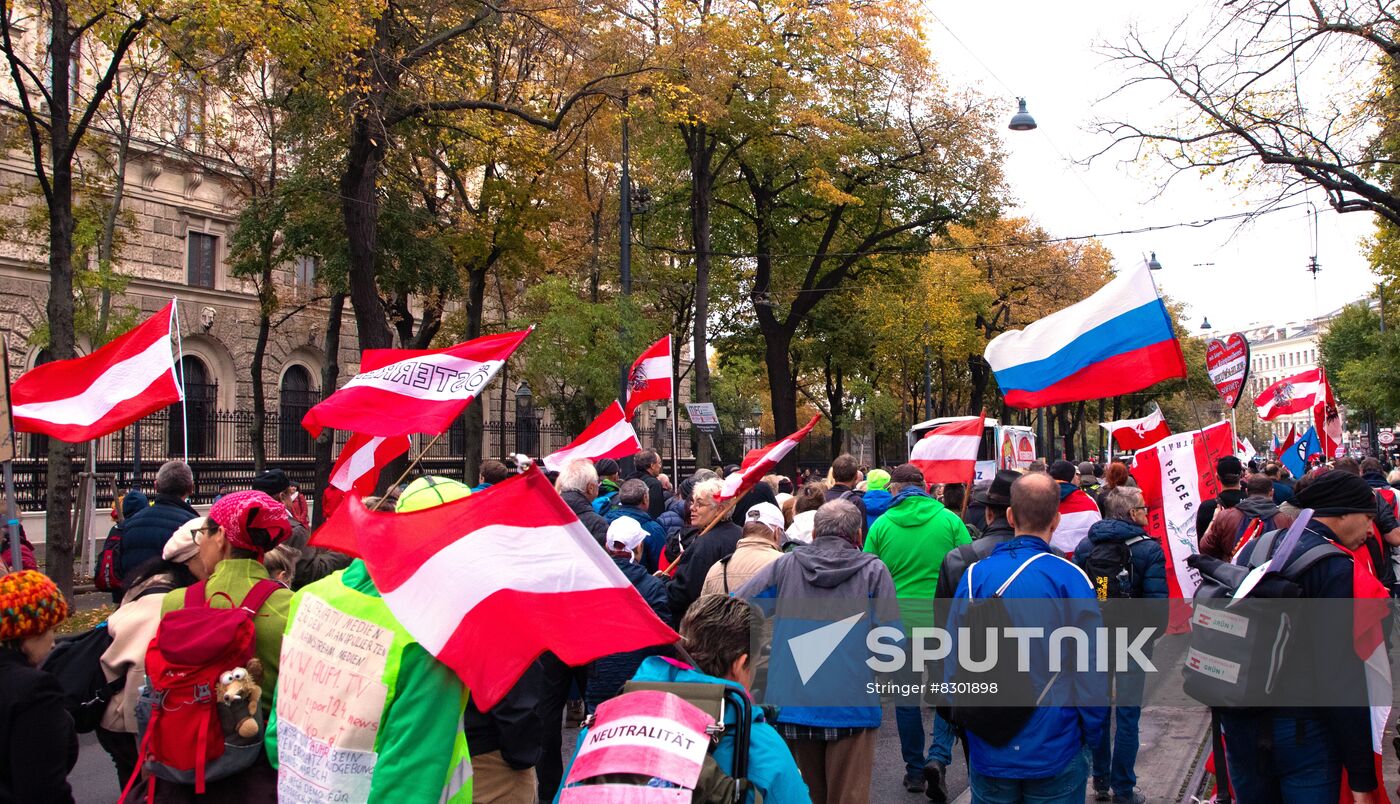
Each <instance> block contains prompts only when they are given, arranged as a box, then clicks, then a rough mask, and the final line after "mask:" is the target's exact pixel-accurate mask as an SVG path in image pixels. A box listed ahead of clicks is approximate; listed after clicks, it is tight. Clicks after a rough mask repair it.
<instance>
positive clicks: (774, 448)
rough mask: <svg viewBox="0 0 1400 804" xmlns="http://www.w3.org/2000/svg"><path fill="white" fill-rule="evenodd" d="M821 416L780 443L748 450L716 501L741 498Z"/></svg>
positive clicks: (725, 480) (815, 424)
mask: <svg viewBox="0 0 1400 804" xmlns="http://www.w3.org/2000/svg"><path fill="white" fill-rule="evenodd" d="M821 418H822V417H821V415H820V414H819V415H816V416H813V417H812V420H811V421H810V422H807V426H806V427H803V428H802V429H801V430H798V431H797V432H795V433H793V434H792V435H790V436H788V437H787V438H784V439H782V440H781V441H774V442H773V443H772V444H769V445H768V446H766V447H763V448H761V449H755V450H749V454H748V455H745V456H744V462H743V464H741V465H740V467H739V471H737V472H735V473H734V474H732V475H730V476H728V477H726V478H725V479H724V491H722V492H720V495H719V497H718V498H716V499H718V500H732V499H734V498H735V497H742V496H744V494H746V493H747V492H748V490H749V489H751V488H753V487H754V486H755V485H756V484H757V483H758V481H760V480H762V479H763V476H764V475H766V474H768V473H769V472H772V471H773V467H775V466H777V465H778V464H780V463H782V461H783V458H786V457H787V454H788V453H789V452H792V451H793V450H794V449H796V448H797V444H798V442H800V441H801V440H802V439H804V438H806V437H807V434H808V433H810V432H812V428H813V427H816V426H817V422H818V421H821Z"/></svg>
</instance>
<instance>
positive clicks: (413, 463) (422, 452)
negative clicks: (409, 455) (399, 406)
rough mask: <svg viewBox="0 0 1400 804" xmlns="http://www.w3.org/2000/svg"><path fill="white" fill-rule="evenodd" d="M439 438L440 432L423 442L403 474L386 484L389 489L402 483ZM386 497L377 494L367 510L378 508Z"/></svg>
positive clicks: (440, 436) (385, 494)
mask: <svg viewBox="0 0 1400 804" xmlns="http://www.w3.org/2000/svg"><path fill="white" fill-rule="evenodd" d="M444 432H446V431H444ZM439 438H442V433H438V434H437V435H435V436H433V440H432V441H429V442H428V443H427V444H425V445H424V446H423V448H422V449H421V450H419V452H418V457H417V458H414V459H413V460H411V461H409V462H408V467H407V468H405V469H404V470H403V474H401V475H399V479H398V480H395V481H394V482H393V483H390V484H389V486H388V488H391V489H392V488H394V487H395V486H397V485H398V484H400V483H402V482H403V479H404V478H406V477H408V473H409V472H412V471H413V467H415V466H417V465H418V462H419V461H421V460H423V457H424V456H425V455H427V454H428V450H430V449H432V448H433V445H434V444H436V443H437V442H438V439H439ZM387 499H389V495H388V493H387V492H386V493H384V494H381V495H379V499H378V500H375V502H374V507H373V508H371V509H369V510H371V511H378V510H379V506H381V505H383V504H384V501H385V500H387Z"/></svg>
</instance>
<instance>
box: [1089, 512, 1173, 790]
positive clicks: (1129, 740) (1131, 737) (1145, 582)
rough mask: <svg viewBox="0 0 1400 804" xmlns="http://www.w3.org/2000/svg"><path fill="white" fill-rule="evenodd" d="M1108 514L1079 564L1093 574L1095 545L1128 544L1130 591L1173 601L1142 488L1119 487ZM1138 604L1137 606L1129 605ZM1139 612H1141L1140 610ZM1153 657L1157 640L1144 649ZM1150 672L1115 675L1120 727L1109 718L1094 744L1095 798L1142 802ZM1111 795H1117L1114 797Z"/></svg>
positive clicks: (1159, 624) (1159, 623)
mask: <svg viewBox="0 0 1400 804" xmlns="http://www.w3.org/2000/svg"><path fill="white" fill-rule="evenodd" d="M1099 505H1100V506H1101V507H1102V508H1103V515H1104V518H1103V519H1102V520H1100V521H1098V522H1095V523H1094V524H1093V525H1090V526H1089V535H1087V536H1085V537H1084V538H1083V539H1082V540H1081V541H1080V542H1079V546H1078V547H1076V548H1075V549H1074V563H1075V564H1078V565H1079V568H1080V569H1082V570H1084V571H1085V573H1086V574H1089V573H1090V568H1089V559H1090V556H1091V555H1092V554H1093V549H1094V546H1095V545H1100V544H1109V543H1113V542H1117V543H1121V544H1126V545H1127V546H1128V556H1129V558H1130V559H1131V560H1132V568H1131V571H1130V575H1129V577H1130V581H1131V583H1130V586H1131V588H1130V589H1127V590H1125V591H1126V592H1127V593H1128V597H1129V598H1131V599H1133V600H1166V599H1167V595H1168V592H1167V557H1166V554H1165V553H1163V552H1162V545H1161V544H1159V543H1158V542H1157V540H1156V539H1154V538H1152V537H1151V536H1148V535H1147V530H1146V528H1147V503H1146V502H1145V501H1144V500H1143V497H1142V489H1138V488H1134V487H1132V486H1115V487H1114V488H1111V489H1109V490H1108V491H1107V492H1105V493H1104V495H1103V498H1102V499H1101V500H1099ZM1129 605H1133V604H1129ZM1134 613H1135V614H1137V613H1139V612H1134ZM1151 615H1152V619H1153V622H1150V623H1143V624H1148V625H1152V626H1153V627H1155V628H1156V629H1157V630H1156V634H1157V636H1161V635H1162V634H1164V633H1166V625H1167V607H1166V605H1165V604H1163V605H1161V606H1160V608H1159V609H1154V610H1153V611H1152V612H1151ZM1143 653H1144V655H1146V656H1147V657H1148V658H1151V656H1152V643H1151V642H1149V643H1148V644H1147V645H1146V646H1144V648H1143ZM1146 686H1147V676H1146V674H1145V673H1143V672H1142V671H1141V670H1133V671H1129V672H1122V673H1117V674H1116V677H1115V679H1114V686H1113V690H1114V706H1113V718H1114V723H1115V727H1114V729H1113V730H1112V734H1111V736H1110V729H1109V727H1108V725H1109V724H1108V720H1107V719H1105V721H1104V730H1103V736H1102V737H1100V738H1099V742H1098V743H1097V744H1096V745H1095V746H1094V764H1093V770H1092V773H1093V779H1094V800H1095V801H1109V800H1112V801H1113V802H1115V804H1141V803H1142V801H1143V800H1144V799H1143V796H1142V794H1141V793H1137V792H1135V791H1134V790H1133V788H1134V787H1135V786H1136V785H1137V774H1136V773H1135V772H1134V770H1133V768H1134V765H1136V764H1137V753H1138V719H1139V717H1140V716H1141V714H1142V694H1143V690H1144V689H1145V688H1146ZM1110 797H1111V798H1110Z"/></svg>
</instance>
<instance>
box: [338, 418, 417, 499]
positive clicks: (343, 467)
mask: <svg viewBox="0 0 1400 804" xmlns="http://www.w3.org/2000/svg"><path fill="white" fill-rule="evenodd" d="M411 443H412V442H411V441H410V440H409V437H408V436H393V437H387V438H386V437H385V436H370V435H365V434H364V433H353V434H351V436H350V439H349V440H348V441H346V442H345V446H343V447H341V448H340V457H339V458H336V459H335V466H333V467H331V478H330V484H329V485H328V486H327V487H326V490H325V491H324V492H323V493H322V494H321V506H322V508H324V510H325V512H326V516H330V515H331V514H333V513H335V509H337V508H339V507H340V503H341V501H342V500H344V499H345V495H347V494H355V495H357V496H360V497H367V496H369V495H371V494H373V493H374V487H375V486H376V485H378V483H379V473H380V472H381V471H383V470H384V467H386V466H388V465H389V463H390V462H391V461H393V460H394V459H395V458H397V457H399V456H400V455H402V454H404V453H405V452H408V448H409V445H410V444H411Z"/></svg>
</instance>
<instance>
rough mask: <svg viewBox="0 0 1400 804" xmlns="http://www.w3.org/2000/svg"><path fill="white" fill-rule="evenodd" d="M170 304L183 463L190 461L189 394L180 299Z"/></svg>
mask: <svg viewBox="0 0 1400 804" xmlns="http://www.w3.org/2000/svg"><path fill="white" fill-rule="evenodd" d="M174 301H175V303H174V304H173V305H171V307H170V310H171V314H172V315H174V316H175V350H176V352H177V353H178V355H179V356H178V357H177V358H176V363H175V367H176V369H177V370H178V371H179V374H180V444H181V446H182V447H184V451H185V463H186V464H188V463H189V462H190V417H189V402H188V399H189V396H188V394H186V393H185V343H184V340H185V339H184V330H182V329H181V328H180V300H179V299H175V300H174Z"/></svg>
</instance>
